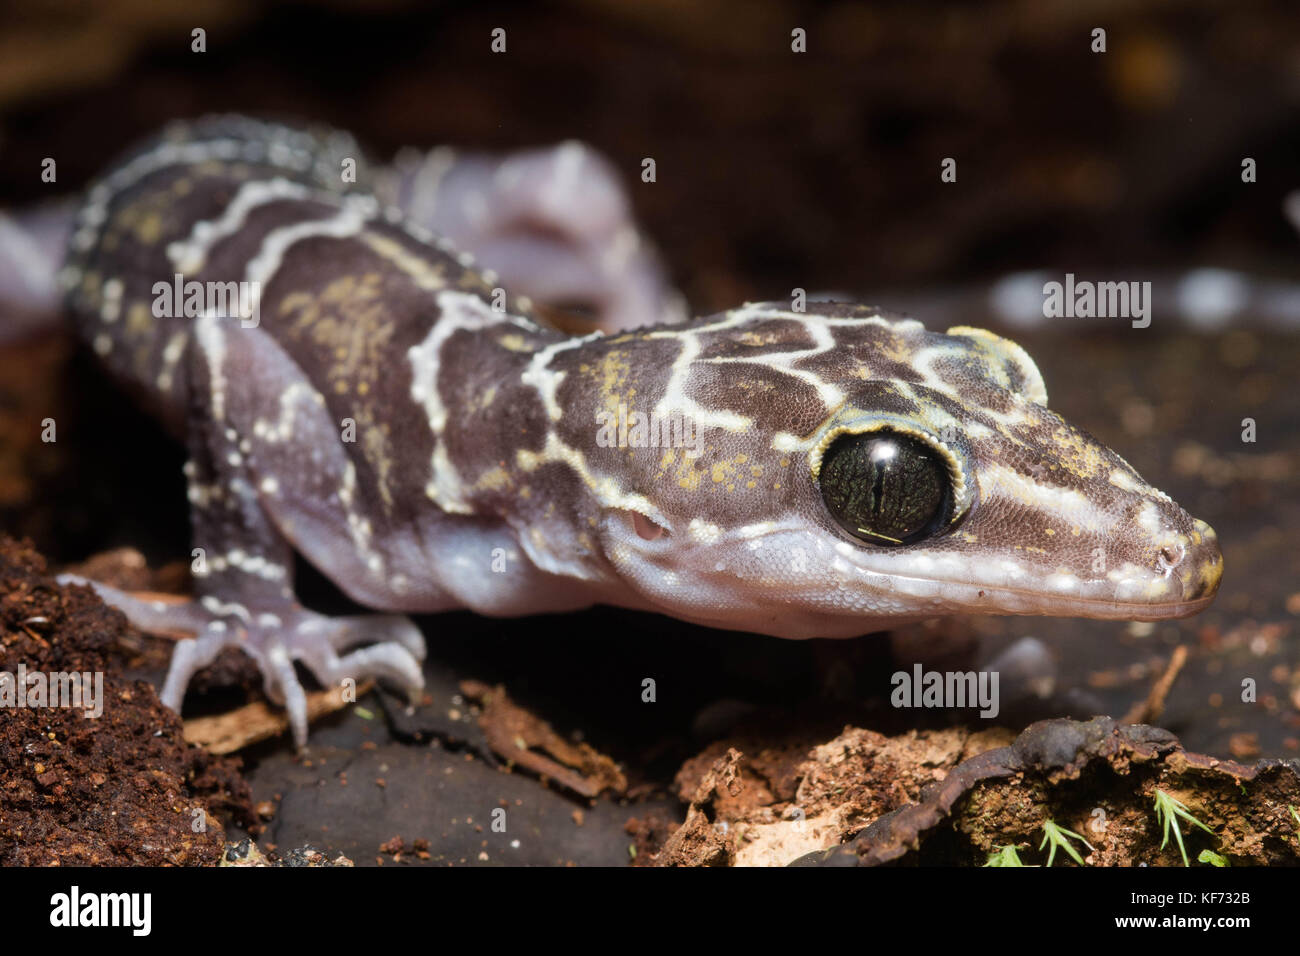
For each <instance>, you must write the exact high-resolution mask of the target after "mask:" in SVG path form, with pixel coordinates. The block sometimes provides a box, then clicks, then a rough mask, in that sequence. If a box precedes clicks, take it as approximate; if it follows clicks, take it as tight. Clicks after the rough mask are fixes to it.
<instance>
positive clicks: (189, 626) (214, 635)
mask: <svg viewBox="0 0 1300 956" xmlns="http://www.w3.org/2000/svg"><path fill="white" fill-rule="evenodd" d="M190 356H191V361H190V365H189V367H190V371H191V375H192V379H191V389H192V391H191V403H190V413H189V415H188V425H187V440H188V445H189V449H190V460H189V462H188V463H187V464H186V477H187V480H188V486H189V500H190V513H191V523H192V527H193V540H194V545H195V547H196V549H199V556H200V560H199V561H198V562H197V563H198V565H199V569H198V570H196V571H195V575H194V577H195V591H196V600H195V601H193V602H190V603H187V604H181V605H171V604H164V603H159V602H152V601H145V600H141V599H139V598H136V597H134V596H132V595H130V594H126V593H124V592H122V591H118V590H116V589H114V588H110V587H106V586H104V585H99V584H96V583H94V582H81V581H78V583H88V584H91V586H93V587H95V589H96V590H97V591H98V592H99V594H100V595H101V596H102V597H103V598H104V600H105V601H107V602H108V603H110V604H112V605H114V606H115V607H117V608H119V609H120V610H121V611H123V612H124V613H125V614H126V615H127V617H128V619H130V621H131V622H132V623H133V624H134V625H135V626H137V627H139V628H140V629H141V630H145V631H177V630H183V631H190V632H193V633H194V634H195V637H194V638H189V639H186V640H182V641H181V642H180V643H179V644H178V645H177V647H176V650H175V652H174V654H173V656H172V661H171V668H170V670H169V671H168V674H167V679H166V682H165V684H164V687H163V691H162V694H161V697H162V700H163V703H165V704H166V705H167V706H169V707H171V708H172V709H173V710H176V711H177V712H179V711H180V709H181V702H182V700H183V699H184V696H185V688H186V686H187V685H188V684H189V681H190V679H191V678H192V677H193V676H194V674H195V673H196V672H198V671H199V670H201V669H202V668H203V667H206V666H207V665H208V664H210V663H212V661H213V660H214V659H215V658H216V656H217V654H218V653H220V651H221V650H222V649H223V648H225V647H238V648H240V649H241V650H243V651H244V652H245V653H247V654H248V655H249V656H250V657H252V658H253V660H254V661H256V663H257V665H258V668H259V669H260V671H261V673H262V677H263V682H264V686H265V689H266V693H267V696H269V697H270V698H271V699H272V700H274V701H275V702H276V703H279V704H282V705H283V706H284V707H285V708H286V710H287V711H288V714H289V721H290V726H291V727H292V729H293V735H294V740H295V742H296V743H297V745H298V747H299V748H301V747H303V746H304V745H305V743H306V740H307V698H306V693H305V691H304V689H303V687H302V685H301V683H300V682H299V680H298V676H297V673H296V672H295V669H294V664H295V662H299V661H300V662H302V664H304V665H305V666H306V667H307V669H308V670H310V671H311V673H312V674H313V675H314V676H315V677H316V679H317V680H318V681H319V682H320V683H321V684H322V685H323V686H326V687H330V686H336V685H338V684H339V682H341V681H342V680H344V679H345V678H349V677H350V678H353V679H355V680H357V681H360V680H361V679H363V678H366V677H376V678H380V679H383V680H387V681H389V682H391V683H394V684H396V685H398V686H399V687H401V688H403V689H405V690H407V691H408V692H411V693H414V692H417V691H419V690H421V689H422V688H423V686H424V678H423V674H422V673H421V669H420V661H421V660H423V658H424V654H425V648H424V639H423V637H422V636H421V634H420V632H419V630H418V629H417V628H416V627H415V625H414V624H413V623H412V622H411V621H410V619H409V618H407V617H404V616H402V615H380V614H375V615H360V616H352V617H327V616H325V615H322V614H319V613H317V612H315V611H311V610H309V609H307V608H305V607H303V606H302V605H301V604H300V603H299V602H298V600H297V598H296V596H295V594H294V591H293V551H294V545H293V542H292V541H291V540H290V536H289V534H287V533H286V530H287V529H286V527H285V520H284V519H285V515H284V514H283V512H277V509H276V507H275V504H274V502H273V501H272V500H271V498H272V493H271V492H272V489H273V488H275V486H276V485H277V484H278V482H279V480H280V479H279V478H277V477H276V474H275V471H276V469H277V468H279V467H282V466H283V463H284V460H285V458H286V457H287V458H293V457H294V456H295V455H298V456H301V457H302V461H301V462H300V465H299V469H300V471H301V472H305V471H307V470H309V469H310V465H309V462H310V460H311V458H312V457H319V454H318V455H317V456H312V454H311V451H312V449H313V448H315V449H317V451H318V452H319V446H320V444H321V436H319V435H318V434H316V433H315V432H314V430H313V429H312V428H311V427H310V426H311V425H319V424H320V421H319V419H320V418H323V414H320V415H317V416H316V419H317V420H316V421H312V420H311V418H310V414H309V413H310V411H318V412H319V411H320V410H319V409H318V408H316V407H315V405H314V403H313V402H311V400H310V398H308V399H307V401H308V403H309V404H311V405H312V406H313V407H312V408H311V409H308V410H306V413H305V414H304V415H302V416H300V417H301V418H302V419H303V420H302V421H301V422H300V424H302V425H303V428H302V430H301V431H297V430H295V434H293V435H292V436H284V437H285V440H284V441H282V442H277V443H276V444H277V445H278V446H279V447H277V448H275V449H273V453H272V454H269V455H263V454H261V453H260V452H261V451H262V450H263V449H266V448H267V447H268V446H267V443H266V441H265V436H264V435H263V436H261V437H259V436H258V434H257V432H259V431H264V429H261V428H259V427H258V426H257V424H256V422H257V413H258V409H259V408H260V409H265V408H267V407H275V400H276V397H277V394H279V395H280V396H283V395H284V394H285V392H284V391H283V390H284V389H285V388H292V387H293V386H294V384H295V383H294V381H293V380H288V381H287V382H286V376H287V375H288V374H289V372H290V370H292V369H293V366H292V363H291V362H289V361H288V360H287V358H286V357H285V356H284V355H283V352H281V351H280V350H279V349H278V348H277V347H276V345H275V343H274V342H273V341H272V340H271V339H270V337H269V336H268V335H266V334H265V333H263V332H261V331H260V330H257V329H244V328H241V327H240V326H239V325H238V323H237V322H236V321H234V320H231V319H213V318H204V319H200V320H199V327H198V330H197V335H196V341H195V342H194V344H193V346H192V347H191V351H190ZM235 371H237V372H239V373H240V380H239V381H238V382H237V383H235V382H232V381H231V374H232V372H235ZM298 384H302V383H298ZM303 392H304V395H307V394H314V390H307V389H304V390H303ZM314 471H315V477H316V478H319V479H322V481H323V483H327V482H328V478H329V477H330V476H331V475H332V474H335V473H336V472H337V467H330V466H329V465H328V464H327V465H326V466H325V467H323V468H318V469H314ZM300 477H301V476H300ZM284 480H285V481H286V482H287V481H288V480H289V478H288V477H287V476H285V478H284ZM317 511H318V515H317V517H318V519H319V520H320V521H321V522H322V523H323V524H324V525H326V526H328V525H330V524H333V525H335V526H336V527H337V525H338V524H339V521H338V517H339V516H338V515H334V514H331V511H330V509H329V508H328V507H322V508H318V509H317ZM332 519H333V520H332ZM340 534H342V531H341V529H340ZM344 537H346V535H344ZM332 550H334V551H335V552H336V553H337V551H338V550H339V549H338V548H337V547H335V548H334V549H332ZM72 580H76V579H72ZM366 643H368V644H369V646H366V647H361V648H357V647H356V646H357V645H359V644H366ZM349 649H351V650H349Z"/></svg>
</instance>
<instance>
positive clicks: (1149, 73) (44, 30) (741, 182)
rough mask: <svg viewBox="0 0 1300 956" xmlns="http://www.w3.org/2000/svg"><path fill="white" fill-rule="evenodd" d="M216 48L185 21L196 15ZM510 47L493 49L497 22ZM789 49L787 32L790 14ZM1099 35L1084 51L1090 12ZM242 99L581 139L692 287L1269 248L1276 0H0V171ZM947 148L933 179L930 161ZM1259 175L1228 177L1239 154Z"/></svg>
mask: <svg viewBox="0 0 1300 956" xmlns="http://www.w3.org/2000/svg"><path fill="white" fill-rule="evenodd" d="M195 27H202V28H204V29H205V30H206V31H207V52H206V53H201V54H200V53H192V52H190V30H191V29H193V28H195ZM495 27H502V28H504V29H505V30H506V31H507V52H506V53H504V54H494V53H492V52H490V49H489V40H490V36H489V34H490V31H491V30H492V29H493V28H495ZM795 27H801V28H803V29H804V30H806V31H807V37H808V52H807V53H806V54H801V55H800V54H795V53H792V52H791V49H790V43H791V37H790V34H791V30H792V29H793V28H795ZM1096 27H1101V28H1104V29H1105V30H1106V31H1107V52H1106V53H1105V54H1094V53H1092V52H1091V49H1090V48H1091V42H1092V41H1091V35H1090V34H1091V31H1092V30H1093V29H1094V28H1096ZM213 110H247V111H255V112H258V113H266V114H273V115H274V114H279V115H284V116H289V117H301V118H309V119H313V120H321V121H328V122H330V123H334V124H336V125H338V126H341V127H343V128H346V129H349V130H351V131H353V132H354V133H356V134H357V135H359V136H360V137H361V139H362V140H363V142H365V143H366V144H368V145H369V146H370V147H371V148H372V150H373V151H374V152H375V153H376V154H378V155H380V156H385V155H389V154H391V153H392V151H393V150H395V149H396V148H398V147H399V146H402V145H415V146H421V147H426V146H431V145H435V144H441V143H448V144H456V145H465V146H473V147H488V148H500V149H507V148H513V147H524V146H533V145H537V144H540V143H549V142H554V141H557V140H560V139H565V138H578V139H583V140H586V141H587V142H589V143H591V144H593V145H595V146H596V147H598V148H599V149H600V150H602V151H604V152H605V153H607V154H608V155H609V156H611V157H612V158H613V159H614V161H615V162H616V163H617V164H618V166H619V167H620V168H621V169H622V170H623V171H624V172H625V174H626V175H627V176H628V178H629V181H630V182H631V181H634V177H635V176H636V174H637V172H638V170H639V163H640V160H641V158H642V157H645V156H653V157H655V159H656V160H657V162H658V174H659V178H658V182H657V183H655V184H653V185H644V184H640V183H639V182H636V183H635V185H634V187H633V189H632V194H633V199H634V202H635V204H636V208H637V211H638V213H639V215H640V217H641V218H642V220H643V221H644V222H645V224H646V226H647V227H648V230H649V232H650V234H651V235H652V236H654V237H655V238H656V239H657V240H658V241H659V243H660V244H661V245H662V247H663V249H664V252H665V255H666V257H667V259H668V260H669V263H670V265H671V267H672V269H673V273H674V277H675V278H676V280H677V281H678V282H679V284H680V286H681V287H682V289H683V290H684V291H685V293H686V294H687V297H688V299H689V301H690V302H691V304H692V306H693V307H694V308H695V309H696V311H697V312H708V311H712V310H715V309H719V308H726V307H729V306H731V305H733V304H735V303H736V302H737V301H739V300H741V299H744V298H747V297H772V296H777V295H782V296H783V295H787V294H788V290H789V289H790V288H791V287H792V286H793V285H799V286H802V287H805V288H809V289H816V288H832V289H840V290H847V291H853V290H854V289H860V288H880V287H881V286H888V287H891V288H892V287H898V286H904V287H909V286H914V285H916V284H920V283H929V282H936V281H943V282H954V281H957V280H960V279H962V278H963V277H967V276H978V275H988V274H995V273H997V272H999V271H1005V270H1012V269H1025V268H1032V267H1036V266H1040V265H1050V266H1057V265H1060V264H1061V263H1066V264H1068V265H1069V266H1070V267H1071V268H1074V269H1076V270H1079V271H1083V270H1086V268H1087V267H1089V266H1099V267H1105V266H1120V267H1126V268H1127V267H1133V266H1152V265H1169V266H1178V267H1186V266H1189V265H1195V264H1199V263H1211V262H1212V263H1215V264H1219V265H1243V266H1249V267H1251V268H1254V269H1258V270H1264V271H1275V270H1284V269H1287V268H1288V267H1289V266H1290V265H1291V264H1292V263H1293V262H1294V258H1295V254H1296V242H1295V239H1294V235H1293V232H1292V230H1291V229H1290V227H1288V226H1287V224H1286V223H1285V221H1284V220H1283V219H1282V217H1281V215H1280V211H1279V210H1280V204H1281V200H1282V197H1283V196H1284V195H1285V194H1286V192H1287V191H1288V190H1290V189H1292V188H1294V187H1295V186H1296V184H1297V182H1298V181H1300V175H1298V174H1300V169H1297V164H1296V156H1297V155H1298V154H1300V12H1298V11H1297V9H1296V7H1295V4H1294V3H1293V2H1291V0H1271V2H1267V0H1265V2H1235V3H1232V4H1224V3H1221V2H1217V0H1181V2H1179V0H1165V2H1152V0H1133V2H1122V3H1121V2H1099V0H1092V2H1089V0H1073V2H1044V0H1021V2H1003V3H972V2H915V0H910V2H894V3H854V2H841V3H792V2H780V0H755V2H746V3H719V2H711V0H676V2H674V0H664V2H645V3H626V2H621V0H572V2H567V3H548V4H538V3H489V2H460V3H437V2H432V3H431V2H400V0H387V2H378V3H371V2H340V0H334V2H319V3H268V4H255V3H248V2H227V0H219V2H218V0H205V2H199V3H187V4H183V5H182V4H159V3H155V2H150V0H116V2H115V0H108V2H99V3H96V4H93V5H91V4H84V3H81V2H71V0H54V2H43V3H40V4H28V5H24V4H7V5H5V8H4V9H3V11H0V202H2V203H4V204H6V205H9V204H14V203H18V202H21V201H26V200H29V199H31V198H33V197H34V196H38V195H42V194H45V193H47V192H48V190H49V189H50V187H48V186H44V185H42V184H41V183H40V182H39V180H38V178H37V171H38V170H39V163H40V160H41V159H42V158H43V157H45V156H51V155H52V156H56V157H57V158H58V160H59V188H60V189H71V188H73V187H76V186H78V185H80V184H81V183H83V182H84V181H85V180H86V179H88V178H89V177H90V176H91V175H92V174H93V173H95V172H96V171H98V170H99V169H100V168H101V167H102V166H103V165H104V164H105V163H106V162H108V161H109V160H110V159H111V158H112V157H113V155H114V154H115V153H117V152H118V151H119V150H121V149H122V148H123V147H125V146H126V145H128V144H129V143H130V142H131V141H132V140H133V139H135V138H136V137H138V136H141V135H143V134H146V133H148V132H151V131H152V130H154V129H155V128H156V127H157V126H158V125H160V124H161V123H162V122H163V121H165V120H168V119H171V118H175V117H183V116H194V115H197V114H201V113H204V112H208V111H213ZM947 156H951V157H954V158H956V159H957V161H958V180H957V182H956V183H955V184H942V183H941V182H940V180H939V163H940V160H941V159H942V158H943V157H947ZM1246 156H1250V157H1254V158H1255V159H1256V160H1257V162H1258V166H1259V181H1258V182H1257V183H1256V184H1253V185H1244V184H1242V183H1241V181H1240V163H1241V160H1242V158H1243V157H1246Z"/></svg>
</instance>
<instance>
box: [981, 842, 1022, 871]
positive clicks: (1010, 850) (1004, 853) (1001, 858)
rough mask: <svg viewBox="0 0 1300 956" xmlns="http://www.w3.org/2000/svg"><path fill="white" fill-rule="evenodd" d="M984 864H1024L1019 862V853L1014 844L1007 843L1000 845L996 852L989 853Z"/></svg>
mask: <svg viewBox="0 0 1300 956" xmlns="http://www.w3.org/2000/svg"><path fill="white" fill-rule="evenodd" d="M984 865H985V866H1024V865H1025V864H1023V863H1022V862H1020V854H1019V853H1017V852H1016V845H1015V844H1014V843H1008V844H1007V845H1006V846H1000V847H998V849H997V852H996V853H990V854H989V861H988V862H987V863H985V864H984Z"/></svg>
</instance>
